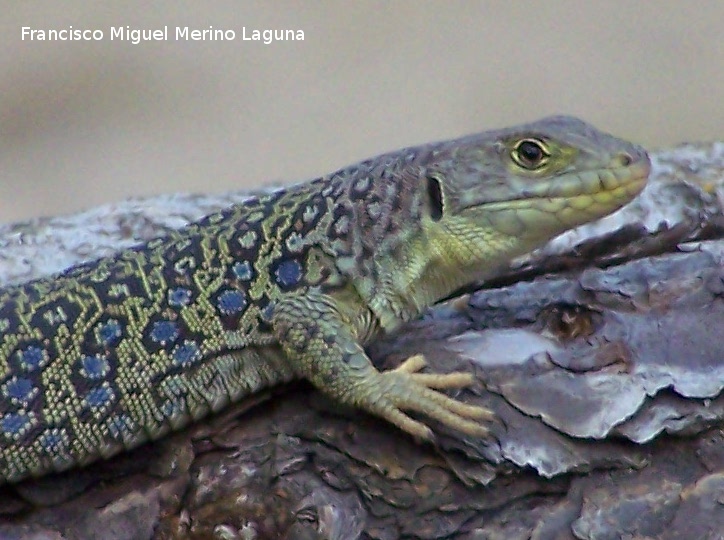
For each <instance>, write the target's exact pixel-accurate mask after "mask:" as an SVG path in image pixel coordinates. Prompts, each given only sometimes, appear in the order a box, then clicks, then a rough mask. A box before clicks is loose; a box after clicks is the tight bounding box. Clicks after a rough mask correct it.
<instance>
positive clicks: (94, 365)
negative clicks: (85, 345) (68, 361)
mask: <svg viewBox="0 0 724 540" xmlns="http://www.w3.org/2000/svg"><path fill="white" fill-rule="evenodd" d="M109 371H110V365H109V364H108V360H107V359H106V358H104V357H102V356H98V355H94V356H84V357H83V358H81V360H80V374H81V375H82V376H83V377H85V378H86V379H93V380H97V379H104V378H105V377H106V375H108V372H109Z"/></svg>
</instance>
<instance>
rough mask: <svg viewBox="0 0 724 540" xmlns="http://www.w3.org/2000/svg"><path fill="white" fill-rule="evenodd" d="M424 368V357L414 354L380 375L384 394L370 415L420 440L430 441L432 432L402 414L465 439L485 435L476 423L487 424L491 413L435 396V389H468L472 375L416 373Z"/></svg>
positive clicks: (473, 378)
mask: <svg viewBox="0 0 724 540" xmlns="http://www.w3.org/2000/svg"><path fill="white" fill-rule="evenodd" d="M425 365H426V361H425V357H424V356H423V355H421V354H418V355H415V356H411V357H410V358H408V359H407V360H405V361H404V362H403V363H402V364H400V366H398V367H397V368H395V369H393V370H390V371H385V372H383V373H380V374H379V375H380V376H381V377H382V379H383V381H384V382H383V384H382V385H380V386H381V388H383V389H384V393H383V394H382V395H380V396H379V397H378V399H376V400H375V403H374V406H373V412H375V413H376V414H378V415H380V416H382V417H383V418H385V419H386V420H388V421H389V422H391V423H393V424H394V425H396V426H397V427H399V428H400V429H402V430H404V431H406V432H407V433H410V434H411V435H413V436H415V437H417V438H420V439H425V440H432V439H433V438H434V436H433V433H432V430H431V429H430V428H429V427H428V426H426V425H425V424H423V423H422V422H419V421H417V420H414V419H413V418H411V417H410V416H408V415H407V414H405V413H404V412H402V411H403V410H409V411H416V412H420V413H423V414H425V415H427V416H429V417H430V418H434V419H435V420H437V421H439V422H441V423H443V424H445V425H446V426H448V427H451V428H453V429H455V430H457V431H461V432H463V433H466V434H468V435H474V436H480V437H484V436H485V435H487V434H488V430H487V428H486V427H485V426H483V425H481V424H480V423H479V421H480V420H491V419H492V418H493V417H494V413H493V412H492V411H490V410H489V409H485V408H483V407H478V406H476V405H467V404H465V403H462V402H460V401H458V400H455V399H453V398H451V397H449V396H446V395H445V394H443V393H441V392H438V390H439V389H449V388H464V387H466V386H470V385H471V384H473V383H474V382H475V377H473V375H472V373H462V372H454V373H447V374H443V373H418V372H419V371H420V370H421V369H422V368H424V367H425ZM475 420H478V421H475Z"/></svg>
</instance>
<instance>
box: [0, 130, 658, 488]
mask: <svg viewBox="0 0 724 540" xmlns="http://www.w3.org/2000/svg"><path fill="white" fill-rule="evenodd" d="M649 170H650V162H649V158H648V156H647V154H646V151H645V150H644V149H643V148H641V147H639V146H636V145H634V144H631V143H628V142H625V141H623V140H620V139H618V138H616V137H614V136H611V135H608V134H605V133H603V132H601V131H598V130H597V129H596V128H594V127H592V126H590V125H589V124H587V123H585V122H583V121H581V120H578V119H576V118H573V117H565V116H556V117H549V118H545V119H543V120H540V121H537V122H533V123H530V124H527V125H521V126H517V127H511V128H506V129H500V130H495V131H487V132H482V133H478V134H474V135H468V136H465V137H462V138H458V139H455V140H449V141H443V142H438V143H431V144H427V145H422V146H417V147H410V148H405V149H402V150H399V151H396V152H391V153H387V154H384V155H381V156H379V157H376V158H372V159H368V160H365V161H362V162H360V163H358V164H355V165H352V166H349V167H346V168H343V169H341V170H339V171H337V172H334V173H332V174H329V175H326V176H323V177H321V178H318V179H315V180H312V181H309V182H306V183H300V184H296V185H293V186H290V187H287V188H281V189H278V190H276V191H272V192H265V193H262V192H259V193H257V194H254V195H252V196H251V197H250V198H249V199H248V200H246V201H245V202H243V203H240V204H237V205H234V206H231V207H229V208H227V209H225V210H222V211H220V212H217V213H213V214H211V215H209V216H207V217H205V218H203V219H201V220H200V221H197V222H195V223H192V224H190V225H188V226H186V227H185V228H183V229H180V230H178V231H173V232H169V233H168V234H167V235H165V236H163V237H160V238H156V239H154V240H151V241H149V242H147V243H145V244H142V245H140V246H137V247H134V248H130V249H126V250H123V251H120V252H119V253H117V254H116V255H114V256H111V257H106V258H101V259H98V260H96V261H93V262H89V263H85V264H81V265H78V266H76V267H73V268H70V269H69V270H66V271H65V272H63V273H61V274H59V275H56V276H53V277H50V278H41V279H36V280H34V281H31V282H28V283H25V284H21V285H14V286H9V287H6V288H4V289H0V336H1V337H0V483H14V482H18V481H21V480H23V479H26V478H29V477H38V476H42V475H46V474H49V473H53V472H60V471H64V470H67V469H70V468H72V467H78V466H83V465H86V464H88V463H91V462H93V461H95V460H98V459H104V458H109V457H111V456H113V455H115V454H117V453H119V452H122V451H124V450H129V449H132V448H135V447H137V446H139V445H141V444H142V443H145V442H147V441H149V440H155V439H158V438H160V437H162V436H164V435H165V434H167V433H169V432H171V431H174V430H179V429H182V428H184V427H185V426H187V425H188V424H190V423H191V422H194V421H199V420H201V419H202V418H204V417H205V416H207V415H208V414H210V413H213V412H216V411H219V410H221V409H223V408H224V407H225V406H227V405H228V404H230V403H232V402H236V401H238V400H240V399H242V398H243V397H245V396H248V395H251V394H253V393H255V392H258V391H260V390H261V389H263V388H267V387H271V386H275V385H279V384H283V383H286V382H289V381H292V380H296V379H306V380H308V381H310V382H311V384H312V385H313V387H316V388H317V389H318V390H320V391H322V392H323V393H325V394H327V395H328V396H330V397H331V398H332V399H333V400H336V401H337V402H339V403H341V404H345V405H347V406H351V407H353V408H356V409H359V410H361V411H365V412H367V413H370V414H372V415H376V416H378V417H381V418H384V419H385V420H387V421H388V422H389V423H391V424H393V425H394V426H396V427H397V428H399V429H401V430H403V431H404V432H407V433H409V434H410V435H412V436H413V437H415V438H416V439H418V440H420V441H425V440H427V441H433V442H434V438H435V436H434V432H433V430H432V429H431V424H430V420H434V421H436V422H438V423H439V424H442V425H444V426H446V427H447V428H449V429H452V430H454V431H455V432H459V433H461V434H463V435H465V436H474V437H484V436H486V434H487V433H488V425H489V422H490V421H492V420H493V418H494V415H493V413H492V412H491V411H490V410H489V409H487V408H484V407H481V406H478V405H473V404H467V403H464V402H462V401H460V400H458V399H456V398H453V397H451V396H449V395H448V394H447V393H445V390H450V389H462V388H465V387H468V386H470V385H472V384H473V383H474V381H475V380H476V379H475V377H474V376H473V374H472V373H469V372H466V371H457V372H452V373H430V372H428V370H426V369H425V367H426V366H425V359H424V356H421V355H418V356H413V357H412V358H410V359H408V360H407V361H405V362H403V363H402V364H401V365H400V366H399V367H397V368H396V369H392V370H388V371H379V370H378V369H377V368H375V367H374V366H373V364H372V363H371V361H370V359H369V357H368V356H367V354H366V353H365V349H364V347H365V345H368V344H369V343H370V342H371V341H372V340H373V339H375V338H376V337H378V336H381V335H383V334H389V333H391V332H393V331H395V330H396V329H397V328H399V327H400V325H402V324H403V323H405V322H406V321H409V320H411V319H413V318H415V317H418V316H420V315H421V314H422V313H423V311H424V310H425V309H426V308H427V307H429V306H431V305H432V304H434V303H436V302H437V301H439V300H441V299H444V298H446V297H448V296H449V295H450V294H452V293H453V292H454V291H456V290H458V289H459V288H461V287H463V286H466V285H469V284H471V283H474V282H479V281H481V280H484V279H485V278H486V277H490V276H491V275H493V274H494V273H495V271H496V270H498V269H500V268H501V267H503V266H505V265H506V264H508V263H509V262H510V261H511V260H512V259H513V258H514V257H517V256H519V255H522V254H526V253H528V252H530V251H532V250H533V249H535V248H536V247H539V246H541V245H543V244H544V243H545V242H547V241H548V240H549V239H551V238H553V237H555V236H557V235H559V234H560V233H562V232H565V231H567V230H569V229H571V228H574V227H576V226H578V225H580V224H583V223H586V222H590V221H592V220H595V219H597V218H600V217H602V216H605V215H607V214H609V213H611V212H613V211H615V210H617V209H618V208H620V207H621V206H623V205H624V204H626V203H628V202H629V201H631V200H632V199H633V198H634V197H635V196H636V195H637V194H638V193H639V192H640V191H641V190H642V189H643V187H644V186H645V184H646V180H647V177H648V174H649ZM432 425H434V423H433V424H432Z"/></svg>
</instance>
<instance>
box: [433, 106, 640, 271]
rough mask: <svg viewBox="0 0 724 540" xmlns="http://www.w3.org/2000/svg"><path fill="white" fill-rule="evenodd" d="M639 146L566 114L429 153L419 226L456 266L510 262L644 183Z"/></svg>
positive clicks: (607, 208)
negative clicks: (498, 261) (422, 212)
mask: <svg viewBox="0 0 724 540" xmlns="http://www.w3.org/2000/svg"><path fill="white" fill-rule="evenodd" d="M649 169H650V163H649V159H648V156H647V155H646V152H645V151H644V149H643V148H641V147H638V146H636V145H633V144H631V143H628V142H625V141H622V140H620V139H617V138H615V137H613V136H611V135H608V134H605V133H602V132H600V131H598V130H597V129H595V128H594V127H592V126H590V125H588V124H586V123H585V122H582V121H581V120H578V119H576V118H570V117H562V116H557V117H550V118H546V119H543V120H540V121H538V122H535V123H532V124H528V125H524V126H520V127H514V128H510V129H506V130H501V131H496V132H488V133H483V134H480V135H472V136H470V137H466V138H463V139H458V140H457V141H454V142H451V143H443V144H442V145H440V146H438V147H435V148H434V149H433V150H432V151H431V153H430V155H429V161H428V163H427V164H426V166H425V168H424V171H425V174H424V178H423V179H422V180H421V181H423V182H424V186H423V187H424V189H425V190H426V192H427V201H426V205H427V208H428V211H427V212H426V215H425V216H423V220H422V221H423V222H422V229H423V234H424V236H425V237H427V240H428V241H429V242H430V244H431V246H434V249H438V250H441V252H442V253H444V257H445V258H446V259H447V260H449V261H453V260H454V261H455V264H456V265H463V266H468V265H486V266H490V265H491V263H494V261H495V260H497V259H500V260H505V261H507V260H509V259H510V258H511V257H513V256H516V255H519V254H522V253H525V252H527V251H529V250H531V249H533V248H535V247H537V246H539V245H541V244H543V243H544V242H546V241H547V240H549V239H550V238H552V237H554V236H556V235H558V234H560V233H562V232H564V231H566V230H568V229H572V228H574V227H576V226H578V225H580V224H583V223H587V222H590V221H593V220H596V219H598V218H600V217H603V216H605V215H607V214H610V213H611V212H613V211H615V210H617V209H618V208H620V207H621V206H623V205H625V204H626V203H628V202H629V201H630V200H631V199H633V198H634V197H635V196H636V195H637V194H638V193H639V192H640V191H641V190H642V189H643V187H644V186H645V184H646V179H647V177H648V174H649Z"/></svg>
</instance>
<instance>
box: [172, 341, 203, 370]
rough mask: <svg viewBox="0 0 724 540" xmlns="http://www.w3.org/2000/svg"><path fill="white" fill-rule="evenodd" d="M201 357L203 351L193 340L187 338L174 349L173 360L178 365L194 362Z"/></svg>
mask: <svg viewBox="0 0 724 540" xmlns="http://www.w3.org/2000/svg"><path fill="white" fill-rule="evenodd" d="M200 359H201V351H200V350H199V346H198V345H197V344H196V343H194V342H193V341H189V340H186V341H184V342H183V343H182V344H181V345H179V346H177V347H176V348H175V349H174V350H173V361H174V364H176V365H177V366H185V365H188V364H192V363H194V362H196V361H197V360H200Z"/></svg>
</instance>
